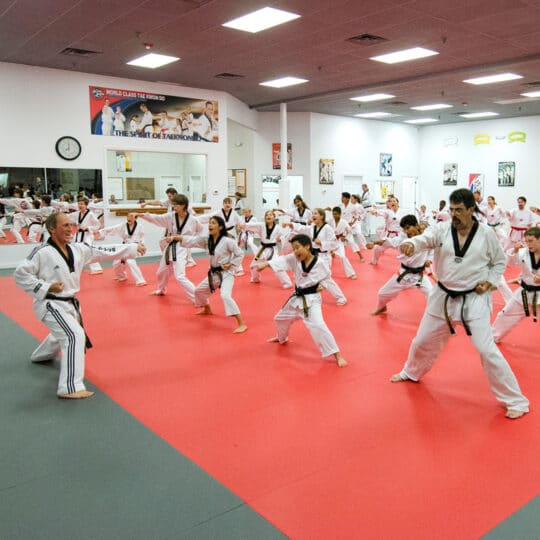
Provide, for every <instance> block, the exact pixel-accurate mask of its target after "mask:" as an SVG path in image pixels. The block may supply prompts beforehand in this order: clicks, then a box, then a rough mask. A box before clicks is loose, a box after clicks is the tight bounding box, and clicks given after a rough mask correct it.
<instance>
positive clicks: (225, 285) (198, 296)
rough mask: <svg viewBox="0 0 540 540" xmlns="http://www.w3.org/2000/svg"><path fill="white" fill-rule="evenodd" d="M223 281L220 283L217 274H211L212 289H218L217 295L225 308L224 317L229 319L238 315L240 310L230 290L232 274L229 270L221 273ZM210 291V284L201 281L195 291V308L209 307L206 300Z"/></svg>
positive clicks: (206, 279) (231, 288)
mask: <svg viewBox="0 0 540 540" xmlns="http://www.w3.org/2000/svg"><path fill="white" fill-rule="evenodd" d="M221 275H222V276H223V280H222V281H221V282H220V278H219V274H216V273H214V274H212V278H213V284H214V287H215V288H216V289H217V288H218V287H219V293H220V295H221V300H222V301H223V306H224V307H225V315H226V316H227V317H230V316H231V315H240V308H239V307H238V304H237V303H236V302H235V301H234V299H233V297H232V290H233V287H234V273H233V272H231V271H230V270H224V271H223V272H221ZM211 294H212V291H211V290H210V284H209V283H208V278H205V279H203V280H202V281H201V282H200V283H199V284H198V285H197V288H196V289H195V305H196V306H197V307H204V306H207V305H209V303H210V302H209V301H208V299H209V298H210V295H211Z"/></svg>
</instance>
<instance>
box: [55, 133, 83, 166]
mask: <svg viewBox="0 0 540 540" xmlns="http://www.w3.org/2000/svg"><path fill="white" fill-rule="evenodd" d="M56 153H57V154H58V155H59V156H60V157H61V158H63V159H67V160H70V161H71V160H73V159H77V158H78V157H79V156H80V155H81V143H80V142H79V141H78V140H77V139H75V138H74V137H60V138H59V139H58V140H57V141H56Z"/></svg>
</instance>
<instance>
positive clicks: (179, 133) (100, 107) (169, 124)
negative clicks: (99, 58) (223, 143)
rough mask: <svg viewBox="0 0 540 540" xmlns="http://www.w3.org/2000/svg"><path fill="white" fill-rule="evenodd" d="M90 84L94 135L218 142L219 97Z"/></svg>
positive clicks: (91, 123)
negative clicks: (162, 93)
mask: <svg viewBox="0 0 540 540" xmlns="http://www.w3.org/2000/svg"><path fill="white" fill-rule="evenodd" d="M89 88H90V127H91V132H92V135H107V136H114V137H139V138H146V139H165V140H183V141H202V142H219V125H218V113H219V107H218V102H217V101H207V100H205V99H196V98H187V97H177V96H164V95H161V94H153V93H150V92H140V91H134V90H120V89H117V88H105V87H102V86H99V87H98V86H90V87H89Z"/></svg>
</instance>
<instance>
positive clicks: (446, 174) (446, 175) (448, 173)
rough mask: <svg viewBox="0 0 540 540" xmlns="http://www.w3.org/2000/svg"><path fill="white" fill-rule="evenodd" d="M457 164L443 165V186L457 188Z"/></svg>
mask: <svg viewBox="0 0 540 540" xmlns="http://www.w3.org/2000/svg"><path fill="white" fill-rule="evenodd" d="M457 180H458V164H457V163H445V164H444V169H443V186H457Z"/></svg>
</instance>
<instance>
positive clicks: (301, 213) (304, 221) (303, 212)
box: [274, 195, 311, 225]
mask: <svg viewBox="0 0 540 540" xmlns="http://www.w3.org/2000/svg"><path fill="white" fill-rule="evenodd" d="M293 204H294V208H293V209H292V210H283V209H282V208H274V212H279V213H280V214H285V215H286V216H289V217H290V218H291V221H292V223H298V224H300V225H308V224H309V222H310V221H311V210H310V209H309V207H308V205H307V204H306V203H305V202H304V199H302V197H301V196H300V195H296V197H295V198H294V199H293Z"/></svg>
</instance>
